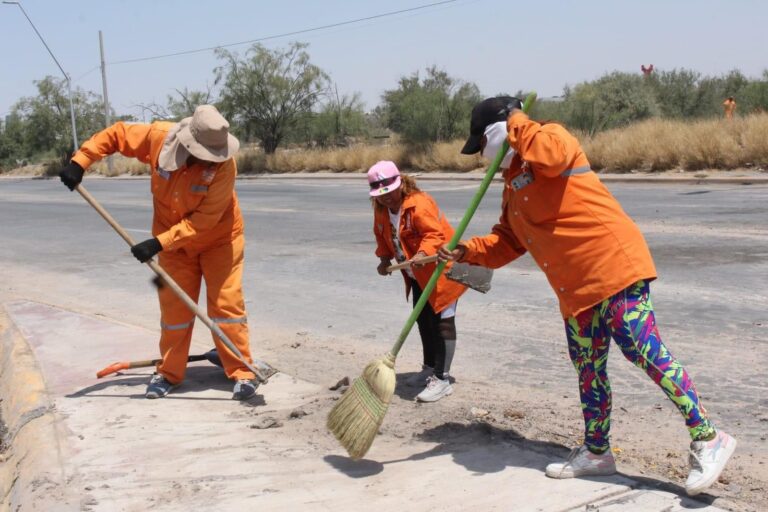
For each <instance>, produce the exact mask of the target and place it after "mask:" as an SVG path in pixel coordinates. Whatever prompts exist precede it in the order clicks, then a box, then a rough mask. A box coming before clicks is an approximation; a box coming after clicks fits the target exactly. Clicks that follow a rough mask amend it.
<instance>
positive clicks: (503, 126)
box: [480, 121, 515, 169]
mask: <svg viewBox="0 0 768 512" xmlns="http://www.w3.org/2000/svg"><path fill="white" fill-rule="evenodd" d="M506 139H507V122H506V121H499V122H498V123H493V124H489V125H488V126H487V127H486V128H485V147H484V148H483V151H482V152H481V153H480V154H481V155H483V156H484V157H485V158H487V159H488V160H491V161H493V159H494V158H496V154H497V153H498V152H499V150H500V149H501V145H502V144H504V141H505V140H506ZM513 156H515V150H514V149H512V148H509V151H507V154H506V155H504V159H503V160H502V161H501V165H500V166H499V168H501V169H506V168H508V167H509V164H510V162H512V157H513Z"/></svg>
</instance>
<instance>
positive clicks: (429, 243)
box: [413, 196, 448, 256]
mask: <svg viewBox="0 0 768 512" xmlns="http://www.w3.org/2000/svg"><path fill="white" fill-rule="evenodd" d="M413 224H414V226H415V227H416V230H417V231H418V232H419V233H420V234H421V235H422V237H421V241H420V242H419V249H418V251H416V252H423V253H424V254H426V255H427V256H432V255H433V254H437V250H438V249H439V248H440V247H442V246H444V245H445V244H447V243H448V240H447V239H446V238H445V233H443V226H442V224H441V222H440V210H439V208H438V207H437V203H435V201H434V199H432V198H429V197H426V196H425V197H424V198H422V199H421V200H420V201H419V204H418V208H417V210H416V215H414V216H413Z"/></svg>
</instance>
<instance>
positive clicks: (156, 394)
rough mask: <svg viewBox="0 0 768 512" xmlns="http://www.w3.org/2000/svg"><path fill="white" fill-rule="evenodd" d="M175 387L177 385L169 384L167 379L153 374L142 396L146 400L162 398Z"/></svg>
mask: <svg viewBox="0 0 768 512" xmlns="http://www.w3.org/2000/svg"><path fill="white" fill-rule="evenodd" d="M177 386H178V384H171V382H170V381H169V380H168V379H166V378H165V377H163V376H162V375H160V374H159V373H154V374H153V375H152V378H151V379H150V381H149V385H148V386H147V392H146V393H145V394H144V396H145V397H147V398H163V397H164V396H165V395H167V394H168V393H170V391H171V390H172V389H173V388H175V387H177Z"/></svg>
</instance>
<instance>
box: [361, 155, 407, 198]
mask: <svg viewBox="0 0 768 512" xmlns="http://www.w3.org/2000/svg"><path fill="white" fill-rule="evenodd" d="M400 183H402V180H401V179H400V171H398V170H397V166H396V165H395V163H394V162H390V161H389V160H382V161H380V162H376V163H375V164H373V166H372V167H371V168H370V169H368V185H370V187H371V192H370V195H371V197H377V196H383V195H384V194H389V193H390V192H392V191H393V190H397V189H398V188H399V187H400Z"/></svg>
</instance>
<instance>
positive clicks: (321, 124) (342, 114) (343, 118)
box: [301, 84, 368, 147]
mask: <svg viewBox="0 0 768 512" xmlns="http://www.w3.org/2000/svg"><path fill="white" fill-rule="evenodd" d="M326 97H327V101H325V102H324V103H323V104H322V105H321V106H320V109H319V112H313V113H312V114H311V115H310V116H309V117H307V118H306V122H305V123H304V125H305V126H304V128H303V129H302V130H301V140H303V141H305V142H311V143H313V144H317V145H318V146H321V147H325V146H331V145H336V146H339V145H346V143H347V139H348V138H349V137H356V136H363V135H365V134H366V133H367V131H368V126H367V122H366V118H365V111H364V110H363V102H362V100H361V99H360V93H354V94H352V95H348V94H339V88H338V86H337V85H335V84H334V86H333V88H332V89H331V91H330V93H329V94H328V95H327V96H326Z"/></svg>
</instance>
